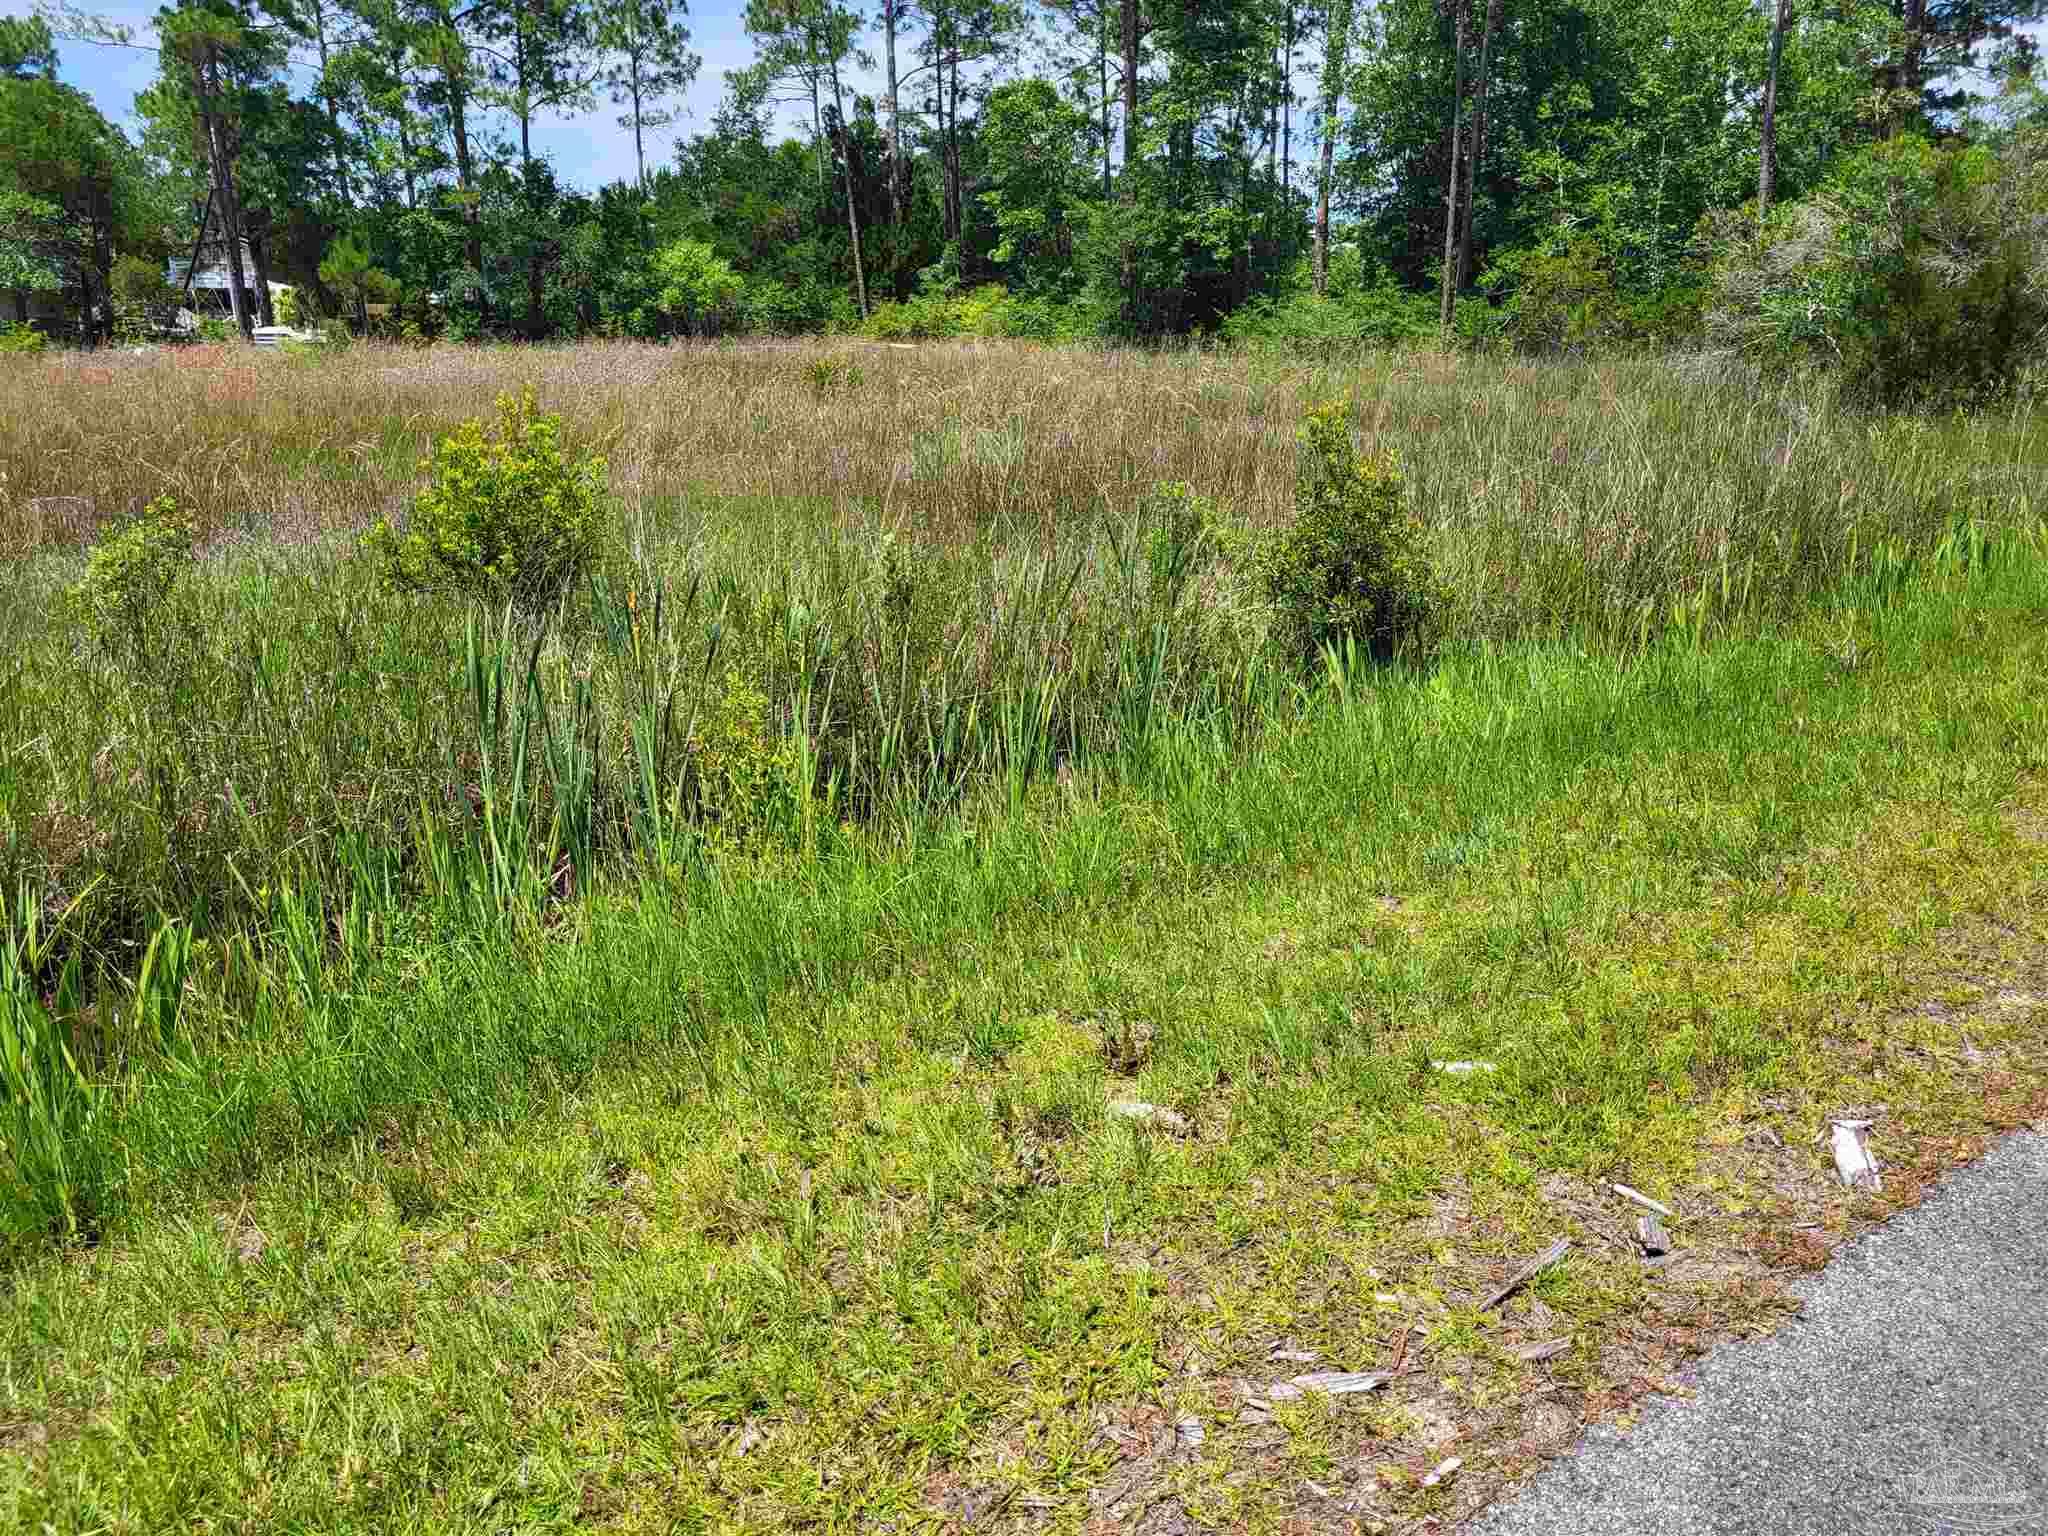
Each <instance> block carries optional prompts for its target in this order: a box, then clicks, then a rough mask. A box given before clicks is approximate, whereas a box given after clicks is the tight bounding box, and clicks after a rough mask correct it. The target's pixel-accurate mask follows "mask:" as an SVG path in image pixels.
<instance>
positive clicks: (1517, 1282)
mask: <svg viewBox="0 0 2048 1536" xmlns="http://www.w3.org/2000/svg"><path fill="white" fill-rule="evenodd" d="M1571 1251H1572V1240H1571V1239H1570V1238H1568V1237H1560V1238H1559V1239H1558V1240H1557V1241H1556V1242H1554V1243H1552V1244H1551V1245H1550V1246H1549V1247H1548V1248H1546V1249H1544V1250H1543V1251H1542V1252H1541V1253H1539V1254H1537V1255H1536V1257H1535V1258H1533V1259H1531V1260H1530V1261H1529V1262H1528V1263H1526V1264H1524V1265H1523V1266H1522V1267H1521V1268H1520V1269H1518V1270H1516V1271H1515V1272H1514V1273H1513V1274H1512V1275H1510V1276H1508V1283H1507V1284H1506V1285H1504V1286H1502V1287H1501V1288H1500V1289H1499V1290H1497V1291H1495V1292H1494V1293H1493V1294H1492V1295H1491V1296H1489V1297H1487V1298H1486V1300H1484V1301H1482V1302H1481V1303H1480V1304H1479V1310H1480V1311H1482V1312H1491V1311H1492V1310H1493V1309H1494V1308H1495V1307H1497V1306H1499V1305H1500V1304H1501V1303H1502V1302H1504V1301H1506V1300H1507V1299H1508V1298H1509V1297H1510V1296H1512V1295H1514V1294H1515V1292H1517V1291H1519V1290H1520V1289H1521V1288H1522V1287H1523V1286H1525V1285H1527V1284H1528V1283H1529V1282H1530V1281H1531V1280H1534V1279H1535V1278H1536V1277H1537V1276H1538V1275H1540V1274H1542V1273H1543V1271H1544V1270H1546V1269H1548V1268H1550V1266H1551V1265H1553V1264H1555V1263H1556V1262H1557V1261H1558V1260H1559V1259H1561V1258H1563V1257H1564V1256H1565V1255H1566V1254H1568V1253H1570V1252H1571Z"/></svg>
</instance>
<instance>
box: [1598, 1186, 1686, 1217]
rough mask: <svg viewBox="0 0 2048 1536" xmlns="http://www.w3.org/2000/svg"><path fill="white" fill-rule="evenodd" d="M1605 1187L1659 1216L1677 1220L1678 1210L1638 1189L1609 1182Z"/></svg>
mask: <svg viewBox="0 0 2048 1536" xmlns="http://www.w3.org/2000/svg"><path fill="white" fill-rule="evenodd" d="M1607 1187H1608V1188H1609V1189H1611V1190H1613V1191H1614V1192H1615V1193H1616V1194H1617V1195H1619V1196H1621V1198H1622V1199H1624V1200H1633V1201H1635V1203H1636V1204H1637V1205H1640V1206H1642V1207H1644V1208H1645V1209H1646V1210H1652V1211H1655V1212H1656V1213H1657V1214H1658V1215H1659V1216H1663V1217H1666V1218H1668V1219H1669V1220H1671V1221H1676V1220H1678V1212H1676V1211H1674V1210H1672V1209H1671V1207H1670V1206H1668V1205H1665V1204H1663V1203H1662V1202H1661V1201H1657V1200H1652V1199H1651V1198H1650V1197H1649V1196H1648V1195H1646V1194H1644V1193H1643V1192H1642V1191H1641V1190H1640V1189H1630V1188H1629V1187H1628V1186H1627V1185H1626V1184H1610V1185H1608V1186H1607Z"/></svg>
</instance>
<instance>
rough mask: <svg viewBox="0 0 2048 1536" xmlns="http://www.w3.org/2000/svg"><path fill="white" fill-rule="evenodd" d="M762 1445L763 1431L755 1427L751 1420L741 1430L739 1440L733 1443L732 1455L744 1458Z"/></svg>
mask: <svg viewBox="0 0 2048 1536" xmlns="http://www.w3.org/2000/svg"><path fill="white" fill-rule="evenodd" d="M760 1443H761V1431H760V1430H759V1429H757V1428H755V1427H754V1423H753V1421H752V1420H751V1419H750V1420H748V1421H747V1423H746V1424H745V1425H744V1426H742V1428H741V1429H740V1435H739V1438H738V1439H737V1440H735V1441H734V1442H733V1444H732V1453H733V1455H735V1456H744V1455H746V1454H747V1452H749V1451H751V1450H752V1449H753V1448H754V1447H755V1446H757V1445H759V1444H760Z"/></svg>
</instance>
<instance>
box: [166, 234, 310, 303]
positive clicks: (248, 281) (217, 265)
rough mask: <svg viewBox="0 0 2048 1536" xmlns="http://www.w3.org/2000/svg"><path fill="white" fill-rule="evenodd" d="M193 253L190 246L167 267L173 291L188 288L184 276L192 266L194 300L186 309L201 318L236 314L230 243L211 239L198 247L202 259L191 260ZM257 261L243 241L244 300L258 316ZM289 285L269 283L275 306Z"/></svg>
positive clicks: (167, 263) (246, 242)
mask: <svg viewBox="0 0 2048 1536" xmlns="http://www.w3.org/2000/svg"><path fill="white" fill-rule="evenodd" d="M191 256H192V251H191V248H190V247H187V248H186V249H185V250H184V251H183V252H182V253H180V254H178V255H175V256H173V257H172V258H171V259H170V260H169V261H168V262H166V263H165V265H164V277H165V279H166V280H167V281H168V282H169V283H170V285H171V286H172V287H173V288H178V289H183V288H184V287H185V274H186V270H187V268H188V267H189V268H190V270H191V274H192V297H191V298H190V299H189V300H188V301H187V307H188V308H190V309H191V310H192V311H193V312H194V313H195V314H199V315H228V314H232V313H234V306H233V305H232V304H231V303H230V302H229V300H228V292H229V289H230V288H231V287H232V286H233V283H232V280H231V278H230V275H229V271H228V243H227V241H225V240H221V239H213V240H208V241H207V242H205V244H203V245H201V246H200V247H199V258H198V260H196V261H193V260H191V259H190V258H191ZM255 282H256V262H255V260H254V258H253V257H251V255H250V254H249V242H248V241H246V240H244V241H243V242H242V298H243V301H244V303H245V304H247V306H248V309H249V313H251V314H252V315H253V314H255V313H256V288H255ZM289 286H290V285H289V284H287V283H272V284H270V297H271V301H272V303H273V304H274V303H275V302H276V300H277V296H278V294H279V293H281V292H283V291H284V289H285V288H287V287H289Z"/></svg>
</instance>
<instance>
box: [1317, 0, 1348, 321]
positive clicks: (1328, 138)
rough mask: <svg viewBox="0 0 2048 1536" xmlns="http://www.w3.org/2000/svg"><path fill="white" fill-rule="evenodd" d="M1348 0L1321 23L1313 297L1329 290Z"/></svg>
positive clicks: (1339, 2)
mask: <svg viewBox="0 0 2048 1536" xmlns="http://www.w3.org/2000/svg"><path fill="white" fill-rule="evenodd" d="M1351 18H1352V0H1334V3H1333V4H1332V5H1331V6H1330V9H1329V12H1328V14H1327V16H1326V17H1325V18H1324V25H1325V27H1327V28H1328V31H1327V32H1326V34H1325V35H1324V38H1323V78H1322V80H1321V82H1320V85H1321V90H1320V92H1319V94H1320V95H1321V97H1322V121H1321V123H1320V124H1319V125H1318V128H1317V132H1318V134H1319V136H1320V139H1321V142H1320V144H1318V146H1317V154H1318V158H1319V159H1320V161H1321V164H1320V165H1319V166H1318V167H1317V169H1316V239H1315V246H1316V257H1315V262H1316V297H1317V298H1323V297H1326V296H1327V295H1328V294H1329V291H1330V186H1331V182H1332V181H1333V180H1334V179H1335V174H1336V156H1337V108H1338V106H1339V105H1340V104H1341V103H1342V101H1343V99H1344V70H1345V66H1346V65H1347V64H1348V63H1349V62H1350V58H1351Z"/></svg>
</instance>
